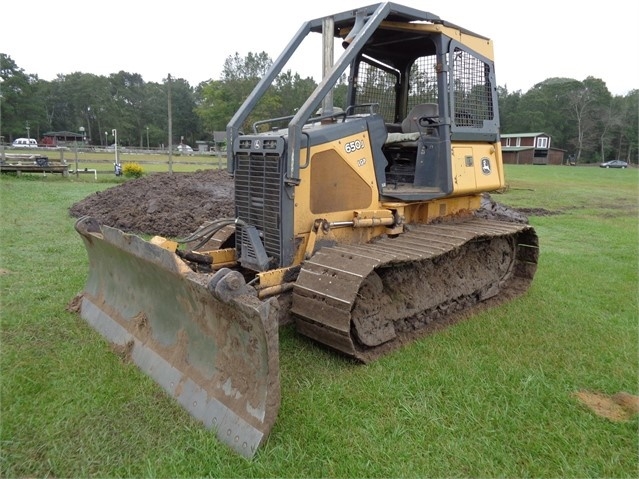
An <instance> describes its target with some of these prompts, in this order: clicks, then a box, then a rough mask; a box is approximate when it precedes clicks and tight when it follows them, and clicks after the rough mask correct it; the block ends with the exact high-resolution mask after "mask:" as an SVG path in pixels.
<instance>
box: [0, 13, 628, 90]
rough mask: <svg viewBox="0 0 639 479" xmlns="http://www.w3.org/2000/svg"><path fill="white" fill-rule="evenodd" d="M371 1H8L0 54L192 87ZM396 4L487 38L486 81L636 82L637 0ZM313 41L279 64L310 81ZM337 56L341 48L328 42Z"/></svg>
mask: <svg viewBox="0 0 639 479" xmlns="http://www.w3.org/2000/svg"><path fill="white" fill-rule="evenodd" d="M374 3H376V2H375V1H367V0H321V1H317V2H312V1H303V0H300V1H297V2H295V1H294V0H269V1H256V0H248V1H246V0H235V1H231V2H229V3H226V2H225V1H220V0H181V1H179V2H154V1H150V0H110V1H108V2H77V1H71V0H58V1H57V2H50V1H45V0H30V1H29V2H28V3H27V4H21V3H19V2H12V3H11V6H5V7H4V9H3V13H4V15H3V22H2V28H1V29H0V52H1V53H5V54H7V55H9V56H10V57H11V58H12V59H13V61H14V62H15V63H16V65H17V66H18V68H21V69H23V70H24V72H25V73H28V74H36V75H38V77H39V78H40V79H43V80H53V79H55V78H56V76H57V75H58V74H70V73H74V72H82V73H92V74H96V75H104V76H108V75H110V74H111V73H117V72H119V71H121V70H123V71H126V72H128V73H138V74H140V75H141V76H142V78H143V80H144V81H147V82H162V81H163V79H165V78H167V76H168V74H170V75H171V76H172V77H173V78H183V79H185V80H187V81H188V82H189V84H190V85H191V86H197V85H198V84H199V83H200V82H203V81H208V80H218V79H219V78H220V74H221V71H222V68H223V65H224V61H225V60H226V59H227V58H228V57H230V56H234V55H235V53H238V54H239V56H240V57H241V58H244V57H245V56H246V55H247V54H248V53H261V52H266V53H267V54H268V55H269V56H270V57H271V58H272V59H273V60H275V59H276V58H277V57H278V56H279V54H280V53H281V52H282V50H283V49H284V48H285V47H286V45H287V44H288V42H289V41H290V40H291V39H292V38H293V36H294V35H295V33H296V32H297V31H298V29H299V28H300V26H301V25H302V24H303V23H304V22H305V21H307V20H312V19H315V18H320V17H323V16H326V15H331V14H335V13H341V12H344V11H348V10H351V9H355V8H357V7H360V6H364V5H370V4H374ZM396 3H401V4H403V5H406V6H409V7H413V8H417V9H420V10H426V11H428V12H430V13H433V14H435V15H438V16H439V17H440V18H442V19H444V20H447V21H449V22H451V23H454V24H456V25H459V26H461V27H464V28H466V29H468V30H471V31H473V32H475V33H478V34H481V35H483V36H485V37H488V38H490V39H491V40H492V41H493V45H494V51H495V73H496V77H497V84H498V85H499V86H505V87H506V88H507V89H508V91H509V92H511V93H512V92H515V91H521V92H522V93H525V92H526V91H528V90H529V89H530V88H532V87H533V86H534V85H536V84H537V83H539V82H542V81H544V80H545V79H547V78H551V77H566V78H572V79H575V80H579V81H582V80H585V79H586V78H587V77H589V76H593V77H595V78H599V79H601V80H603V81H604V82H605V83H606V85H607V87H608V90H609V91H610V92H611V93H612V94H613V95H625V94H627V93H628V92H629V91H630V90H633V89H639V33H638V32H639V28H637V25H636V24H637V21H638V20H639V2H632V1H630V2H629V1H627V0H607V1H604V2H602V3H600V4H597V5H596V6H594V7H591V4H586V2H583V3H578V2H568V1H566V0H563V1H562V0H553V1H550V0H536V1H535V2H506V1H503V0H502V1H500V2H478V1H477V0H451V1H446V2H441V3H438V2H435V1H431V2H426V1H424V0H401V1H397V2H396ZM586 5H588V6H586ZM25 9H26V10H28V11H25ZM14 15H15V17H14ZM11 18H15V19H16V21H11V20H10V19H11ZM18 18H20V20H19V21H18ZM320 37H321V36H320V35H318V34H312V35H309V37H308V40H307V41H306V42H305V43H304V44H303V45H302V47H303V48H302V49H301V50H300V51H299V53H298V54H296V55H295V56H294V57H293V58H292V60H291V63H289V64H288V65H287V67H286V68H285V70H288V69H290V70H291V71H292V72H293V73H299V74H300V75H301V76H302V77H308V76H312V77H313V78H315V80H316V81H318V82H319V80H320V79H321V65H322V51H321V41H320ZM340 48H341V47H340ZM336 53H341V52H340V50H339V49H338V48H337V47H336Z"/></svg>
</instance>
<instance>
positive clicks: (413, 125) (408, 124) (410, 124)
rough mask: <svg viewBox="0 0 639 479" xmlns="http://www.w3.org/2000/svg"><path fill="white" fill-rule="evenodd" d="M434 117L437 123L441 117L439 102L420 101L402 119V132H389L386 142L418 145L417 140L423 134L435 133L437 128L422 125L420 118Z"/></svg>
mask: <svg viewBox="0 0 639 479" xmlns="http://www.w3.org/2000/svg"><path fill="white" fill-rule="evenodd" d="M424 117H426V118H432V119H433V120H432V122H433V123H437V121H438V118H439V107H438V106H437V103H418V104H417V105H415V106H414V107H413V108H411V109H410V111H409V112H408V115H406V118H404V121H402V125H401V126H402V131H401V133H389V134H388V137H387V138H386V143H385V144H387V145H388V144H392V143H402V144H404V146H410V143H413V146H416V145H417V143H416V142H417V140H418V139H419V137H420V136H421V135H422V134H426V135H434V134H436V131H437V129H436V128H432V127H430V126H421V125H420V124H419V120H420V118H424Z"/></svg>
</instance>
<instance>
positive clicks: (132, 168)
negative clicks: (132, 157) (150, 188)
mask: <svg viewBox="0 0 639 479" xmlns="http://www.w3.org/2000/svg"><path fill="white" fill-rule="evenodd" d="M122 172H123V173H124V176H125V177H126V178H139V177H140V176H142V174H143V173H144V171H143V170H142V167H141V166H140V165H138V164H137V163H125V164H124V166H123V167H122Z"/></svg>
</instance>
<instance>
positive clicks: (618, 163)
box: [599, 160, 628, 168]
mask: <svg viewBox="0 0 639 479" xmlns="http://www.w3.org/2000/svg"><path fill="white" fill-rule="evenodd" d="M599 167H600V168H628V163H627V162H625V161H623V160H612V161H606V162H605V163H602V164H601V165H599Z"/></svg>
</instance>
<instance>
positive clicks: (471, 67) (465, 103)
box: [452, 48, 494, 128]
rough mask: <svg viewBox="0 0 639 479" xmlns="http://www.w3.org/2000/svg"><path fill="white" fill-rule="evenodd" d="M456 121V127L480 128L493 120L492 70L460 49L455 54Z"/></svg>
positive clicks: (454, 115) (454, 113) (453, 69)
mask: <svg viewBox="0 0 639 479" xmlns="http://www.w3.org/2000/svg"><path fill="white" fill-rule="evenodd" d="M452 71H453V75H452V78H453V91H454V98H455V103H454V110H453V119H454V122H455V125H456V126H460V127H469V128H481V127H482V126H483V122H484V120H490V121H492V120H493V119H494V109H493V96H492V85H491V83H490V76H489V74H490V66H489V65H487V64H486V63H484V62H483V61H481V60H480V59H478V58H476V57H474V56H472V55H471V54H469V53H468V52H465V51H463V50H461V49H459V48H457V49H455V52H454V54H453V68H452Z"/></svg>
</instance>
